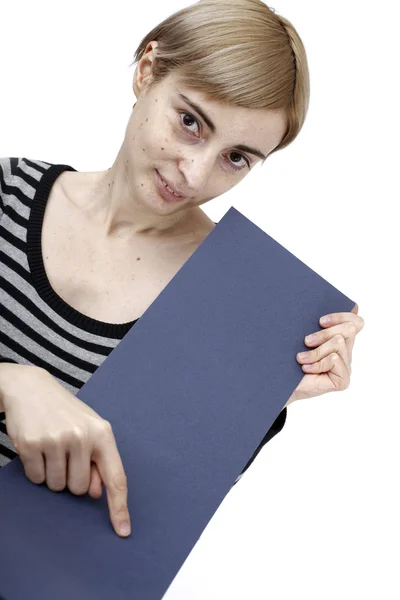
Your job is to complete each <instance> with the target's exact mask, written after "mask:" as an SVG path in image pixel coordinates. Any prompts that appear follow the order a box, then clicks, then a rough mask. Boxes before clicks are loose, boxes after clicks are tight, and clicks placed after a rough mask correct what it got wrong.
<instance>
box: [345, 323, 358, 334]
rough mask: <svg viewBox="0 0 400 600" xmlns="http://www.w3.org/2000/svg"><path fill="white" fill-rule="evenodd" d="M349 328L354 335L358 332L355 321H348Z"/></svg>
mask: <svg viewBox="0 0 400 600" xmlns="http://www.w3.org/2000/svg"><path fill="white" fill-rule="evenodd" d="M347 329H348V332H349V334H350V335H352V336H354V335H356V333H357V327H356V326H355V324H354V323H347Z"/></svg>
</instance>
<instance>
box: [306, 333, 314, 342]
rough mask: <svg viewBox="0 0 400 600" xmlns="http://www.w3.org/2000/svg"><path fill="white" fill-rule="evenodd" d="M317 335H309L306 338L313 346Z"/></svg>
mask: <svg viewBox="0 0 400 600" xmlns="http://www.w3.org/2000/svg"><path fill="white" fill-rule="evenodd" d="M315 339H316V338H315V335H308V336H307V337H306V342H309V343H310V344H312V343H313V342H315Z"/></svg>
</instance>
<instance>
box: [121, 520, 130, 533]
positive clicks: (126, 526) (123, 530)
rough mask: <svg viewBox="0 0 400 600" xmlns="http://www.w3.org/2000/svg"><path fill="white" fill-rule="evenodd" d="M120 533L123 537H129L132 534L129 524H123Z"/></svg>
mask: <svg viewBox="0 0 400 600" xmlns="http://www.w3.org/2000/svg"><path fill="white" fill-rule="evenodd" d="M119 532H120V534H121V535H129V534H130V532H131V528H130V525H129V523H122V525H121V527H120V528H119Z"/></svg>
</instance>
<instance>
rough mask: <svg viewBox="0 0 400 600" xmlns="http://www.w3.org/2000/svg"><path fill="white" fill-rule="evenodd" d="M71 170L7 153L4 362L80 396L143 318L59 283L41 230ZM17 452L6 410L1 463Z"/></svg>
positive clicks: (2, 196) (1, 296) (0, 164)
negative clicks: (82, 298)
mask: <svg viewBox="0 0 400 600" xmlns="http://www.w3.org/2000/svg"><path fill="white" fill-rule="evenodd" d="M63 171H76V169H74V168H73V167H71V166H69V165H62V164H52V163H48V162H43V161H40V160H31V159H28V158H16V157H11V158H10V157H6V158H0V362H9V363H16V364H21V365H36V366H39V367H42V368H44V369H46V370H47V371H48V372H49V373H50V374H51V375H52V376H53V377H55V379H56V380H57V381H58V382H59V383H60V384H61V385H63V386H64V387H65V388H67V389H68V390H69V391H70V392H72V393H73V394H76V393H77V392H78V391H79V389H80V388H81V387H82V385H83V384H84V383H85V382H86V381H87V380H88V379H89V377H90V376H91V375H92V374H93V373H94V372H95V371H96V369H97V368H98V367H99V366H100V365H101V363H102V362H103V361H104V359H105V358H106V357H107V356H108V355H109V354H110V352H111V351H112V350H113V349H114V348H115V347H116V346H117V344H118V342H119V341H120V340H121V339H122V338H123V336H124V335H125V334H126V333H127V332H128V331H129V330H130V328H131V327H132V326H133V325H134V324H135V323H136V321H138V319H136V320H135V321H131V322H129V323H123V324H111V323H104V322H102V321H98V320H96V319H92V318H91V317H88V316H86V315H83V314H82V313H80V312H78V311H77V310H75V309H74V308H73V307H72V306H70V305H69V304H67V303H66V302H64V300H63V299H62V298H61V297H60V296H58V294H56V292H55V291H54V290H53V288H52V287H51V285H50V282H49V280H48V278H47V275H46V271H45V268H44V263H43V257H42V247H41V232H42V223H43V217H44V212H45V208H46V202H47V199H48V197H49V194H50V190H51V187H52V185H53V183H54V181H55V179H56V178H57V177H58V176H59V175H60V174H61V173H62V172H63ZM286 413H287V409H286V408H285V409H284V410H283V411H282V412H281V413H280V414H279V416H278V418H277V419H276V421H275V422H274V423H273V425H272V427H271V429H270V430H269V431H268V432H267V434H266V435H265V437H264V439H263V440H262V442H261V443H260V445H259V446H258V448H257V450H256V451H255V453H254V454H253V456H252V457H251V459H250V460H249V462H248V463H247V465H246V467H245V468H244V469H243V471H242V474H243V472H244V471H245V470H246V469H247V468H248V467H249V466H250V464H251V463H252V461H253V460H254V458H255V457H256V455H257V454H258V453H259V451H260V450H261V448H262V446H263V445H264V444H265V443H267V442H268V441H269V440H270V439H271V438H272V437H273V436H274V435H276V433H278V432H279V431H280V430H281V429H282V428H283V426H284V424H285V420H286ZM16 456H17V454H16V452H15V448H14V446H13V445H12V442H11V440H10V438H9V437H8V435H7V428H6V419H5V414H4V413H0V468H1V467H2V466H4V465H6V464H7V463H9V462H10V461H11V460H12V459H14V458H15V457H16ZM239 478H240V476H239ZM239 478H238V479H239Z"/></svg>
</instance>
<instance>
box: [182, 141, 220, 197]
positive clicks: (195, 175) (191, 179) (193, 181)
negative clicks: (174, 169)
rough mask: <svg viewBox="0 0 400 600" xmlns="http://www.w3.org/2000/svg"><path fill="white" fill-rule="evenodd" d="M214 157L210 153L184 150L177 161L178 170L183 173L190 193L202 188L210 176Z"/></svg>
mask: <svg viewBox="0 0 400 600" xmlns="http://www.w3.org/2000/svg"><path fill="white" fill-rule="evenodd" d="M214 162H215V157H214V156H212V155H211V153H207V152H205V151H203V152H190V153H189V152H185V156H184V157H182V158H181V159H180V161H179V170H180V171H181V173H183V175H184V177H185V181H186V185H187V187H188V188H189V190H190V191H191V192H192V193H196V192H198V191H200V190H201V189H203V188H204V187H205V186H206V184H207V182H208V180H209V179H210V177H211V173H212V171H213V168H214Z"/></svg>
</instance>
